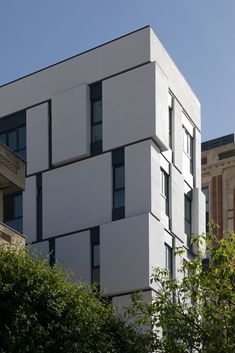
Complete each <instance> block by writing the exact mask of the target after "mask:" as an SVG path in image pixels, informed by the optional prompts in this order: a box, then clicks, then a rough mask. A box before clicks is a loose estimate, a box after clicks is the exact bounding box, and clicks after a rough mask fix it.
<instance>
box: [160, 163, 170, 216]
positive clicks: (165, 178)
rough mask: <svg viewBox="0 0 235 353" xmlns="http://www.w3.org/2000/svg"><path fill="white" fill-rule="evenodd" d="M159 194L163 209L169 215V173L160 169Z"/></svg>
mask: <svg viewBox="0 0 235 353" xmlns="http://www.w3.org/2000/svg"><path fill="white" fill-rule="evenodd" d="M161 195H162V197H163V198H164V208H165V209H164V211H165V214H166V215H167V216H169V175H168V174H167V173H166V172H165V171H164V170H163V169H161Z"/></svg>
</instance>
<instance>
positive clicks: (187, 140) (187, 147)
mask: <svg viewBox="0 0 235 353" xmlns="http://www.w3.org/2000/svg"><path fill="white" fill-rule="evenodd" d="M183 149H184V152H185V153H186V154H187V156H188V157H189V159H190V173H191V174H193V138H192V136H191V135H190V133H189V132H188V131H187V130H186V129H185V127H184V128H183Z"/></svg>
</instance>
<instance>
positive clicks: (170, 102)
mask: <svg viewBox="0 0 235 353" xmlns="http://www.w3.org/2000/svg"><path fill="white" fill-rule="evenodd" d="M169 100H170V101H169V106H168V124H169V130H168V135H169V147H170V148H171V149H172V125H173V96H172V95H171V94H170V93H169Z"/></svg>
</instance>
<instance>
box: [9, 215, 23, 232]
mask: <svg viewBox="0 0 235 353" xmlns="http://www.w3.org/2000/svg"><path fill="white" fill-rule="evenodd" d="M5 223H6V225H8V227H11V228H13V229H15V230H17V231H18V232H20V233H22V232H23V219H22V218H18V219H13V220H11V221H7V222H5Z"/></svg>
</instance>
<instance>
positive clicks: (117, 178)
mask: <svg viewBox="0 0 235 353" xmlns="http://www.w3.org/2000/svg"><path fill="white" fill-rule="evenodd" d="M112 164H113V220H117V219H121V218H124V217H125V166H124V149H119V150H116V151H113V153H112Z"/></svg>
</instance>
